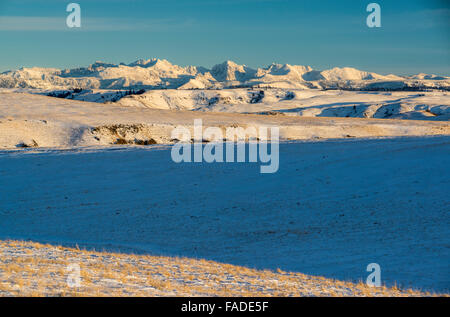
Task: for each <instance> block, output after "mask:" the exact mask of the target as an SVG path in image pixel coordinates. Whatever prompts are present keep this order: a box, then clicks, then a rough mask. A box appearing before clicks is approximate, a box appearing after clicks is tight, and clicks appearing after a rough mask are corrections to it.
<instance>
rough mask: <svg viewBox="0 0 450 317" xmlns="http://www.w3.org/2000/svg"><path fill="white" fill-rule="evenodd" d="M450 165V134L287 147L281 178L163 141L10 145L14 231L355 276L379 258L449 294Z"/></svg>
mask: <svg viewBox="0 0 450 317" xmlns="http://www.w3.org/2000/svg"><path fill="white" fill-rule="evenodd" d="M2 120H3V119H2ZM354 120H356V119H354ZM449 165H450V138H449V137H448V136H435V137H406V138H391V139H378V140H367V139H348V140H334V141H333V140H328V141H305V142H287V143H281V144H280V168H279V171H278V172H277V173H275V174H270V175H268V174H260V173H259V164H258V163H255V164H252V163H214V164H207V163H182V164H175V163H173V162H172V160H171V157H170V146H162V145H156V146H150V147H145V148H136V147H128V146H125V147H113V148H111V147H109V148H102V149H86V148H78V149H71V150H56V149H32V150H4V151H2V152H1V153H0V188H1V191H0V239H7V238H12V239H32V240H34V241H39V242H54V243H57V244H61V243H63V244H67V245H74V244H78V245H79V246H87V247H94V248H96V249H97V250H100V249H102V248H104V249H105V250H116V251H117V250H119V251H122V252H125V253H127V252H141V253H145V254H153V255H177V256H186V257H191V258H196V257H198V258H205V259H208V260H215V261H220V262H224V263H231V264H238V265H244V266H248V267H255V268H270V269H277V268H281V269H283V270H288V271H294V272H302V273H305V274H313V275H322V276H325V277H332V278H338V279H343V280H353V281H358V280H360V279H361V280H363V281H364V280H365V278H366V277H367V275H368V274H369V273H368V272H366V267H367V265H368V264H369V263H373V262H375V263H378V264H379V265H380V266H381V270H382V273H381V278H382V281H383V282H384V283H387V284H388V285H393V284H394V283H397V284H398V285H401V286H405V287H417V288H422V289H425V290H434V291H439V292H444V291H446V292H448V291H449V289H450V278H449V277H450V271H449V262H450V254H449V245H450V234H449V224H450V221H449V219H450V218H449V210H450V209H449V208H450V200H449V197H450V191H449V188H450V186H449V185H450V184H449V182H450V181H449V180H450V173H449Z"/></svg>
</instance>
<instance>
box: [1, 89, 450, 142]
mask: <svg viewBox="0 0 450 317" xmlns="http://www.w3.org/2000/svg"><path fill="white" fill-rule="evenodd" d="M330 98H331V97H330ZM247 110H248V109H247ZM194 119H202V120H203V125H204V126H205V127H207V126H214V127H220V128H222V129H225V128H226V127H242V128H244V129H245V128H247V127H255V128H258V127H264V126H265V127H273V126H276V127H279V129H280V137H281V139H283V140H304V139H323V138H349V137H386V136H423V135H450V123H449V122H448V121H420V120H392V119H369V118H326V117H313V118H308V117H299V116H283V115H255V114H240V113H225V112H201V111H185V110H174V109H154V108H142V107H129V106H123V105H121V104H120V103H112V104H102V103H97V102H82V101H76V100H67V99H61V98H53V97H47V96H41V95H35V94H26V93H15V92H4V91H3V92H0V148H16V147H24V146H29V147H66V148H67V147H74V146H104V145H111V144H114V143H116V142H117V140H118V139H119V138H120V139H124V140H126V141H127V142H130V143H136V142H138V141H142V142H144V141H150V140H154V141H155V142H156V143H159V144H169V143H172V141H171V139H172V138H171V131H172V130H173V129H174V128H175V127H176V126H185V127H187V128H189V129H192V127H193V123H194Z"/></svg>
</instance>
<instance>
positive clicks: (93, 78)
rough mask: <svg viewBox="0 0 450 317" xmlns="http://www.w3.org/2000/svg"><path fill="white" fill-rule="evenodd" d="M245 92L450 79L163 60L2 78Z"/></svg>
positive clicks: (27, 71) (11, 83)
mask: <svg viewBox="0 0 450 317" xmlns="http://www.w3.org/2000/svg"><path fill="white" fill-rule="evenodd" d="M236 86H240V87H271V88H302V89H308V88H320V89H333V88H341V89H356V90H416V89H433V88H436V89H444V90H448V89H450V78H449V77H444V76H436V75H429V74H418V75H415V76H409V77H401V76H396V75H387V76H385V75H380V74H376V73H371V72H366V71H360V70H357V69H355V68H350V67H344V68H338V67H335V68H332V69H329V70H322V71H320V70H314V69H312V68H311V67H309V66H299V65H289V64H271V65H269V66H267V67H263V68H257V69H252V68H250V67H247V66H245V65H238V64H236V63H234V62H232V61H226V62H224V63H221V64H218V65H215V66H213V67H212V68H211V69H208V68H205V67H196V66H187V67H181V66H177V65H173V64H171V63H170V62H168V61H167V60H164V59H155V58H154V59H149V60H143V59H141V60H137V61H135V62H132V63H130V64H124V63H120V64H119V65H115V64H109V63H104V62H100V61H97V62H95V63H94V64H91V65H89V66H88V67H81V68H75V69H64V70H59V69H54V68H37V67H33V68H21V69H19V70H14V71H7V72H4V73H2V74H0V87H1V88H40V89H53V90H56V89H71V88H82V89H161V88H164V89H205V88H208V89H210V88H213V89H220V88H233V87H236Z"/></svg>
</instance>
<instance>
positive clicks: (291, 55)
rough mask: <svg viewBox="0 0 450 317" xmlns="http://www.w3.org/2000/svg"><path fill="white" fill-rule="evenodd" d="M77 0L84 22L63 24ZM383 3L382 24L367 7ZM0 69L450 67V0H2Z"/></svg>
mask: <svg viewBox="0 0 450 317" xmlns="http://www.w3.org/2000/svg"><path fill="white" fill-rule="evenodd" d="M70 2H76V3H79V4H80V6H81V11H82V12H81V14H82V22H81V23H82V27H81V28H80V29H70V28H67V27H66V25H65V20H66V17H67V15H68V13H67V12H66V10H65V9H66V6H67V4H68V3H70ZM370 2H377V3H378V4H380V6H381V23H382V27H381V28H372V29H371V28H368V27H367V26H366V17H367V15H368V14H369V13H367V12H366V6H367V4H369V3H370ZM0 43H1V44H0V71H5V70H9V69H16V68H20V67H22V66H25V67H30V66H42V67H58V68H69V67H76V66H86V65H88V64H91V63H93V62H94V61H96V60H102V61H106V62H112V63H119V62H125V63H129V62H132V61H134V60H137V59H140V58H152V57H158V58H164V59H167V60H169V61H171V62H172V63H174V64H178V65H201V66H206V67H210V66H212V65H214V64H217V63H219V62H222V61H225V60H233V61H235V62H237V63H240V64H246V65H248V66H251V67H256V66H265V65H268V64H270V63H272V62H277V63H289V64H299V65H310V66H312V67H313V68H316V69H326V68H331V67H334V66H339V67H343V66H351V67H355V68H358V69H362V70H367V71H374V72H378V73H382V74H386V73H396V74H413V73H419V72H425V73H434V74H441V75H450V4H449V1H437V0H385V1H382V0H369V1H362V0H340V1H336V0H322V1H320V0H318V1H299V0H210V1H208V0H142V1H141V0H128V1H118V0H78V1H73V0H72V1H63V0H11V1H9V0H0Z"/></svg>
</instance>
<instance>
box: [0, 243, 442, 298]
mask: <svg viewBox="0 0 450 317" xmlns="http://www.w3.org/2000/svg"><path fill="white" fill-rule="evenodd" d="M0 253H1V254H2V257H1V258H0V296H283V297H284V296H402V297H403V296H415V297H416V296H432V295H435V294H430V293H428V292H422V291H417V290H412V289H408V290H401V289H399V288H397V287H393V288H388V287H384V286H383V287H369V286H367V285H365V284H363V283H358V284H356V283H350V282H343V281H338V280H333V279H327V278H324V277H317V276H309V275H305V274H301V273H293V272H283V271H281V270H277V271H271V270H255V269H250V268H247V267H241V266H235V265H230V264H223V263H217V262H213V261H207V260H203V259H189V258H174V257H161V256H142V255H133V254H132V255H130V254H118V253H108V252H93V251H86V250H80V249H75V248H72V249H70V248H64V247H61V246H52V245H42V244H39V243H33V242H23V241H0ZM74 265H78V266H79V268H80V276H79V277H80V279H79V286H76V287H70V286H69V284H68V283H67V281H68V279H70V278H72V280H71V281H72V282H74V281H75V279H74V278H73V276H74V275H73V274H74V272H75V271H74V269H75V270H77V269H76V268H75V266H74ZM72 285H73V284H72Z"/></svg>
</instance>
